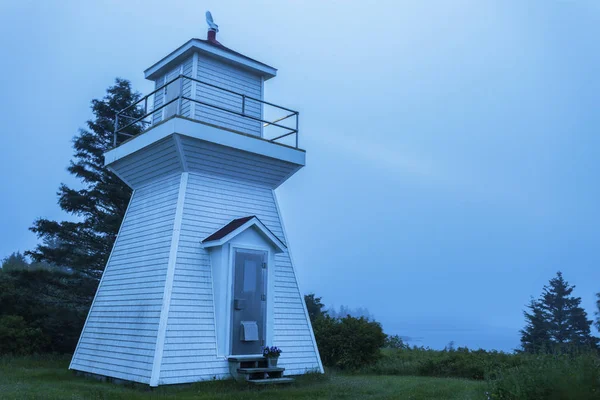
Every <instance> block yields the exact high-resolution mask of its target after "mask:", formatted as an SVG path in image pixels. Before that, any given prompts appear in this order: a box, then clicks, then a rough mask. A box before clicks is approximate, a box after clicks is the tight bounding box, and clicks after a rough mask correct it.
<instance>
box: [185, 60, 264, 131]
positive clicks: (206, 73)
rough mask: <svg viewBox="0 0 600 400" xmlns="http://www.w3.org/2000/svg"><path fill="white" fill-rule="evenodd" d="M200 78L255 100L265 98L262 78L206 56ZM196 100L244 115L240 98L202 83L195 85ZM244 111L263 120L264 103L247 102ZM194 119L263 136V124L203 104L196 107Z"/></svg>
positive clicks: (198, 77)
mask: <svg viewBox="0 0 600 400" xmlns="http://www.w3.org/2000/svg"><path fill="white" fill-rule="evenodd" d="M197 79H198V80H200V81H202V82H207V83H209V84H211V85H215V86H218V87H220V88H225V89H228V90H231V91H233V92H236V93H240V94H244V95H246V96H249V97H253V98H255V99H259V100H260V99H262V79H261V77H260V76H259V75H255V74H253V73H251V72H249V71H246V70H243V69H240V68H237V67H234V66H232V65H230V64H227V63H224V62H222V61H219V60H217V59H215V58H212V57H209V56H206V55H202V54H201V55H199V60H198V71H197ZM196 99H198V100H200V101H202V102H205V103H208V104H214V105H216V106H219V107H222V108H225V109H229V110H233V111H237V112H242V97H241V96H238V95H237V94H233V93H229V92H226V91H223V90H220V89H216V88H213V87H209V86H206V85H202V84H200V83H198V84H197V85H196ZM245 112H246V114H247V115H251V116H253V117H256V118H262V106H261V103H259V102H257V101H254V100H249V99H246V106H245ZM195 119H197V120H200V121H203V122H207V123H210V124H212V125H216V126H219V127H223V128H228V129H232V130H235V131H238V132H242V133H246V134H250V135H256V136H261V132H262V128H261V127H262V123H261V122H260V121H255V120H252V119H250V118H245V117H241V116H238V115H236V114H232V113H229V112H227V111H221V110H217V109H215V108H212V107H210V106H204V105H201V104H196V106H195Z"/></svg>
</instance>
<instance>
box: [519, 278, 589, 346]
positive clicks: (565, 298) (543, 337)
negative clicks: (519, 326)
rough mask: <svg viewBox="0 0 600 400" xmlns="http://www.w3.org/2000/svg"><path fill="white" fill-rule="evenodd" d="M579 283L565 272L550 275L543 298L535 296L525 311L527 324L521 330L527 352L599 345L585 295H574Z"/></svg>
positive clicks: (522, 342)
mask: <svg viewBox="0 0 600 400" xmlns="http://www.w3.org/2000/svg"><path fill="white" fill-rule="evenodd" d="M574 289H575V286H573V285H569V283H568V282H567V281H566V280H565V279H564V278H563V275H562V273H561V272H558V273H557V274H556V277H554V278H552V279H550V282H549V283H548V285H545V286H544V290H543V292H542V295H541V296H540V299H539V300H537V301H535V300H532V302H531V303H530V305H529V306H528V307H529V309H530V310H531V313H528V312H525V319H526V321H527V325H526V326H525V328H524V329H523V330H522V331H521V344H522V346H523V350H524V351H527V352H540V351H547V350H558V351H562V350H564V349H566V348H568V347H596V345H597V342H598V339H597V338H595V337H593V336H592V334H591V329H590V328H591V325H592V321H590V320H588V318H587V313H586V312H585V310H584V309H583V308H582V307H581V298H580V297H574V296H573V295H572V293H573V290H574Z"/></svg>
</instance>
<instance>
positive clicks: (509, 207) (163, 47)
mask: <svg viewBox="0 0 600 400" xmlns="http://www.w3.org/2000/svg"><path fill="white" fill-rule="evenodd" d="M206 10H210V11H211V12H212V14H213V17H214V19H215V22H216V23H217V24H219V28H220V32H219V34H218V39H219V41H220V42H221V43H223V44H224V45H226V46H228V47H230V48H233V49H235V50H237V51H239V52H242V53H244V54H246V55H248V56H250V57H252V58H255V59H258V60H260V61H262V62H265V63H267V64H269V65H272V66H274V67H276V68H278V76H277V77H276V78H274V79H272V80H270V81H268V82H266V84H265V85H266V86H265V99H266V100H267V101H270V102H273V103H276V104H281V105H284V106H288V107H290V108H293V109H297V110H299V111H300V118H301V119H300V146H301V147H302V148H305V149H306V151H307V166H306V167H305V168H304V169H303V170H301V171H300V172H298V173H297V174H296V175H295V176H294V177H293V178H291V179H290V180H289V181H287V182H286V183H285V184H284V185H282V186H281V187H280V188H279V189H277V195H278V198H279V202H280V207H281V209H282V213H283V217H284V223H285V226H286V230H287V233H288V236H289V237H288V239H289V242H290V243H291V245H292V255H293V258H294V261H295V264H296V271H297V274H298V279H299V282H300V285H301V290H302V291H303V292H304V293H308V292H314V293H316V294H317V296H322V297H323V302H324V303H326V304H327V305H336V306H340V305H346V306H349V307H352V308H356V307H365V308H367V309H368V310H369V311H370V313H371V314H372V315H374V316H375V318H376V319H377V320H378V321H380V322H381V323H382V325H383V327H384V330H385V331H386V332H387V333H390V334H399V335H401V336H407V337H409V338H410V339H411V341H410V343H411V344H416V345H424V346H430V347H433V348H442V347H444V346H445V345H446V344H447V343H448V342H450V341H454V342H455V345H456V346H465V345H466V346H469V347H473V348H479V347H482V348H486V349H499V350H507V351H508V350H512V349H514V348H516V347H518V345H519V333H518V331H519V329H521V328H522V327H523V324H524V319H523V315H522V312H523V309H524V306H525V304H526V303H527V302H528V301H529V299H530V297H531V296H535V297H537V296H538V295H539V294H540V293H541V290H542V287H543V285H544V284H546V283H547V282H548V280H549V279H550V278H552V277H553V276H554V274H555V273H556V272H557V271H559V270H560V271H562V272H563V273H564V276H565V278H566V279H567V280H568V281H569V282H570V283H572V284H575V285H576V289H575V294H576V295H578V296H581V297H582V299H583V305H584V307H585V308H586V310H587V311H588V313H589V314H590V317H591V316H592V315H593V313H594V311H595V293H596V292H600V249H599V239H600V208H599V207H598V203H599V199H600V182H599V179H598V178H599V176H600V157H598V152H599V151H600V135H599V132H598V127H600V108H599V107H600V75H599V74H598V71H599V70H600V52H599V51H598V41H597V38H598V37H599V35H600V3H598V2H596V1H591V0H590V1H572V0H532V1H528V2H523V1H521V0H514V1H513V0H506V1H502V2H496V1H484V0H472V1H466V0H465V1H463V0H453V1H442V0H440V1H398V0H394V1H378V2H365V1H360V2H359V1H253V2H246V1H223V0H221V1H200V0H194V1H183V0H171V1H168V2H167V1H164V0H162V1H159V0H145V1H116V0H115V1H83V2H82V1H79V0H77V1H71V0H63V1H42V0H39V1H31V0H18V1H17V0H4V1H1V2H0V49H2V58H1V59H2V62H1V63H0V77H1V78H0V83H1V87H2V90H1V91H0V127H1V129H2V130H1V137H2V142H1V144H0V188H1V189H2V196H0V210H1V211H0V258H2V257H5V256H8V255H9V254H10V253H12V252H13V251H24V250H27V249H31V248H33V247H34V246H35V244H36V242H37V239H36V237H35V235H34V234H33V233H31V232H29V231H28V227H30V226H31V224H32V222H33V221H34V220H35V219H36V218H38V217H46V218H53V219H64V218H70V217H69V216H67V215H65V214H64V213H63V212H62V211H61V210H60V209H59V207H58V205H57V197H56V191H57V189H58V186H59V184H60V183H61V182H65V183H67V184H69V185H76V184H77V182H76V181H75V180H74V179H73V178H72V177H71V176H69V174H68V173H67V171H66V167H67V165H68V163H69V160H70V159H71V156H72V153H73V151H72V148H71V140H72V138H73V137H74V136H75V135H76V134H77V132H78V129H79V128H81V127H84V124H85V121H86V120H87V119H89V118H91V116H92V114H91V111H90V108H89V106H90V101H91V100H92V99H94V98H100V97H102V96H103V95H104V93H105V90H106V88H107V87H108V86H110V85H111V84H112V83H113V82H114V78H115V77H117V76H118V77H122V78H126V79H129V80H131V81H132V83H133V86H134V87H135V89H137V90H139V91H140V92H142V93H148V92H149V91H151V90H152V84H151V83H150V82H148V81H145V80H144V78H143V71H144V69H146V68H147V67H149V66H150V65H152V64H153V63H154V62H156V61H158V60H159V59H161V58H162V57H163V56H165V55H166V54H168V53H169V52H171V51H172V50H174V49H175V48H176V47H178V46H179V45H181V44H183V43H184V42H186V41H187V40H188V39H190V38H192V37H200V38H204V37H205V35H206V23H205V21H204V13H205V11H206ZM596 333H597V332H596Z"/></svg>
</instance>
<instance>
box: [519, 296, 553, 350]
mask: <svg viewBox="0 0 600 400" xmlns="http://www.w3.org/2000/svg"><path fill="white" fill-rule="evenodd" d="M527 308H529V310H530V312H527V311H523V314H524V315H525V321H526V323H527V325H526V326H525V328H523V329H522V330H521V331H520V332H521V346H522V348H523V351H524V352H527V353H540V352H544V351H545V350H547V346H548V344H549V343H550V335H549V333H548V325H547V324H546V320H545V316H544V312H543V311H542V307H541V306H540V303H539V301H537V300H534V299H531V302H530V303H529V305H528V306H527Z"/></svg>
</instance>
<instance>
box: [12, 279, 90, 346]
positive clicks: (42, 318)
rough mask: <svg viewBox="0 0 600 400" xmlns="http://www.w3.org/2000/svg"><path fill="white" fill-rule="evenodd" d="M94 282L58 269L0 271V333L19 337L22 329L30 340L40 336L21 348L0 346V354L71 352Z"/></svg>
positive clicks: (83, 320) (19, 338)
mask: <svg viewBox="0 0 600 400" xmlns="http://www.w3.org/2000/svg"><path fill="white" fill-rule="evenodd" d="M96 285H97V281H96V280H93V279H89V278H86V277H83V276H80V275H77V274H70V273H65V272H61V271H48V270H14V271H3V270H0V317H2V318H3V325H2V326H3V330H2V332H3V335H5V337H7V338H8V337H14V338H15V339H14V340H22V339H23V336H22V335H21V334H19V332H18V330H19V329H23V330H24V333H23V335H25V336H27V335H29V336H28V337H30V338H32V340H33V338H34V337H37V335H41V337H43V340H41V341H34V342H33V343H32V344H31V345H27V344H26V345H25V347H23V349H18V348H15V347H14V346H12V345H8V344H5V345H0V355H1V354H6V353H12V354H31V353H39V352H48V353H53V352H56V353H72V352H73V350H74V349H75V346H76V344H77V340H78V339H79V334H80V333H81V329H82V327H83V324H84V322H85V317H86V315H87V311H88V309H89V305H90V303H91V301H92V296H93V294H94V291H95V288H96ZM15 318H17V319H15ZM19 327H20V328H19ZM34 332H35V333H34ZM0 340H2V341H4V339H1V337H0ZM19 343H21V342H19ZM40 346H41V347H40Z"/></svg>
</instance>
